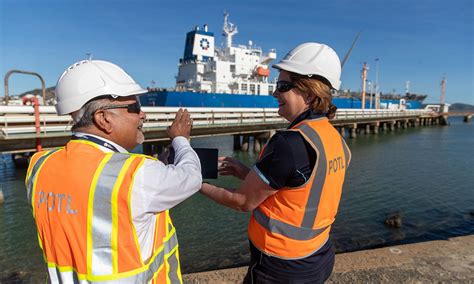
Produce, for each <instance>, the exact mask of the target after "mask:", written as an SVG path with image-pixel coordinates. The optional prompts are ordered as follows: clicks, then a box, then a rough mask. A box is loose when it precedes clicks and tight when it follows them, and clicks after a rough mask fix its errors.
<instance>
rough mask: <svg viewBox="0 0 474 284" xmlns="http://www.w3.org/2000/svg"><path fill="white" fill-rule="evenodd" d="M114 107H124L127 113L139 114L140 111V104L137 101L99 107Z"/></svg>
mask: <svg viewBox="0 0 474 284" xmlns="http://www.w3.org/2000/svg"><path fill="white" fill-rule="evenodd" d="M114 108H126V109H127V111H128V112H129V113H136V114H139V113H140V111H141V110H142V106H141V105H140V102H138V101H137V102H135V103H133V104H129V105H109V106H106V107H103V108H101V109H114Z"/></svg>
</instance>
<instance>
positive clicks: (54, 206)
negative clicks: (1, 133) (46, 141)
mask: <svg viewBox="0 0 474 284" xmlns="http://www.w3.org/2000/svg"><path fill="white" fill-rule="evenodd" d="M149 158H150V157H148V156H145V155H139V154H124V153H115V152H114V153H106V152H103V151H102V150H100V148H99V147H98V146H97V145H96V144H94V143H92V142H89V141H84V140H72V141H70V142H69V143H68V144H67V145H66V147H64V148H59V149H55V150H51V151H43V152H39V153H37V154H35V155H34V156H33V157H32V159H31V162H30V166H29V168H28V172H27V176H26V186H27V190H28V200H29V202H30V205H31V208H32V211H33V217H34V218H35V221H36V226H37V229H38V240H39V244H40V247H41V249H42V250H43V255H44V259H45V261H46V262H47V265H48V272H49V276H50V280H51V282H53V283H77V282H81V283H90V282H102V281H104V282H107V281H109V282H110V281H112V282H120V283H123V282H126V283H148V282H151V283H182V278H181V271H180V267H179V254H178V240H177V237H176V232H175V228H174V226H173V224H172V222H171V218H170V216H169V212H168V210H167V211H164V212H160V213H157V214H156V224H155V232H154V243H153V253H152V255H151V257H149V258H148V259H147V260H145V261H143V260H142V259H143V258H142V255H141V252H140V245H139V243H138V237H137V233H136V230H135V227H134V225H133V222H132V211H131V206H130V199H131V191H132V187H133V180H134V177H135V174H136V172H137V170H138V169H139V168H140V166H141V165H142V164H143V163H144V162H145V160H146V159H149Z"/></svg>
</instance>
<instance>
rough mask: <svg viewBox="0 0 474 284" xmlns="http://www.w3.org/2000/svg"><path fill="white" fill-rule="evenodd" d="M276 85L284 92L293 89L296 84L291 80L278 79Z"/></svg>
mask: <svg viewBox="0 0 474 284" xmlns="http://www.w3.org/2000/svg"><path fill="white" fill-rule="evenodd" d="M276 87H277V90H278V92H280V93H284V92H288V91H289V90H291V89H293V88H294V87H296V86H295V84H293V83H292V82H290V81H278V82H277V85H276Z"/></svg>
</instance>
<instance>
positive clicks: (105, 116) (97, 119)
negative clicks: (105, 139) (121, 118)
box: [94, 110, 113, 134]
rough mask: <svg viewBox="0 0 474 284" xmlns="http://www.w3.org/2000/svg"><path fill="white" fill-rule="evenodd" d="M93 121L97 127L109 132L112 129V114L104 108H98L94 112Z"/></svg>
mask: <svg viewBox="0 0 474 284" xmlns="http://www.w3.org/2000/svg"><path fill="white" fill-rule="evenodd" d="M94 123H95V125H96V126H97V128H98V129H100V130H102V131H103V132H105V133H107V134H110V133H111V132H112V130H113V124H112V116H111V115H110V114H109V113H108V112H107V111H104V110H98V111H96V112H95V113H94Z"/></svg>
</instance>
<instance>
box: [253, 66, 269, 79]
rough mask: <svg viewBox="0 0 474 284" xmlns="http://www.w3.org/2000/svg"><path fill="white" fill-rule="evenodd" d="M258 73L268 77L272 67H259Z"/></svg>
mask: <svg viewBox="0 0 474 284" xmlns="http://www.w3.org/2000/svg"><path fill="white" fill-rule="evenodd" d="M256 73H257V75H259V76H263V77H268V76H270V69H268V68H264V67H261V66H260V67H257V72H256Z"/></svg>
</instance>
